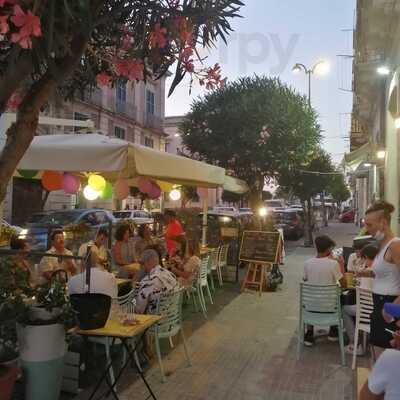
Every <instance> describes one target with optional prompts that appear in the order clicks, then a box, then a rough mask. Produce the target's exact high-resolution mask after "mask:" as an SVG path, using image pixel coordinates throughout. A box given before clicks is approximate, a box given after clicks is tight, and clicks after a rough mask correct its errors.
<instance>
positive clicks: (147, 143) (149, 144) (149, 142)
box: [144, 136, 154, 148]
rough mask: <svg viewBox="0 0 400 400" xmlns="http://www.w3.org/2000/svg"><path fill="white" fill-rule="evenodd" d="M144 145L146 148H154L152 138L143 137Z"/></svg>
mask: <svg viewBox="0 0 400 400" xmlns="http://www.w3.org/2000/svg"><path fill="white" fill-rule="evenodd" d="M144 145H145V146H146V147H151V148H154V140H153V139H152V138H149V137H148V136H145V138H144Z"/></svg>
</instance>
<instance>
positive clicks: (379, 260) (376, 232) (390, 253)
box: [356, 201, 400, 358]
mask: <svg viewBox="0 0 400 400" xmlns="http://www.w3.org/2000/svg"><path fill="white" fill-rule="evenodd" d="M393 211H394V206H393V205H392V204H390V203H387V202H385V201H378V202H376V203H374V204H372V206H370V207H369V208H368V210H367V211H366V213H365V227H366V229H367V231H368V233H369V234H370V235H372V236H373V237H374V239H375V240H376V241H377V242H378V246H379V253H378V255H377V256H376V258H375V260H374V263H373V264H372V268H371V270H369V271H368V270H366V271H362V272H358V273H356V276H359V277H373V278H374V280H373V284H372V295H373V300H374V311H373V312H372V314H371V336H370V342H371V344H373V345H374V350H375V357H376V358H378V357H379V355H380V354H381V353H382V351H383V350H384V349H389V348H390V347H391V345H390V341H391V340H392V339H393V338H392V335H391V334H390V333H388V332H387V331H386V329H390V330H394V329H395V326H394V325H393V323H387V322H386V321H385V320H384V318H383V305H384V304H385V303H392V302H393V301H394V300H395V299H396V298H397V296H400V239H399V238H396V237H394V234H393V232H392V230H391V229H390V219H391V214H392V212H393Z"/></svg>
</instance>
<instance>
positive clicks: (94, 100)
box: [80, 88, 103, 107]
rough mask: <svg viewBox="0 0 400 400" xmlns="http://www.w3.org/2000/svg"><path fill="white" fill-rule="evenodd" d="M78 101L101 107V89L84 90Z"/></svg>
mask: <svg viewBox="0 0 400 400" xmlns="http://www.w3.org/2000/svg"><path fill="white" fill-rule="evenodd" d="M80 100H81V101H84V102H85V103H89V104H94V105H96V106H99V107H103V93H102V91H101V89H98V88H94V89H86V90H85V91H84V93H83V94H82V95H81V96H80Z"/></svg>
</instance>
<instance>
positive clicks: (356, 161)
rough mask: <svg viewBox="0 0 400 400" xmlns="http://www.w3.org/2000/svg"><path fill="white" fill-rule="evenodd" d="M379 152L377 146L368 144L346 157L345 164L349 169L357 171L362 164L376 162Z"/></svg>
mask: <svg viewBox="0 0 400 400" xmlns="http://www.w3.org/2000/svg"><path fill="white" fill-rule="evenodd" d="M376 151H377V145H376V144H373V143H366V144H364V145H362V146H361V147H359V148H358V149H356V150H354V151H352V152H351V153H347V154H345V155H344V162H345V163H346V165H347V166H348V167H352V168H353V169H356V168H357V167H358V166H359V165H360V164H361V163H363V162H365V161H370V162H373V161H374V160H375V154H376Z"/></svg>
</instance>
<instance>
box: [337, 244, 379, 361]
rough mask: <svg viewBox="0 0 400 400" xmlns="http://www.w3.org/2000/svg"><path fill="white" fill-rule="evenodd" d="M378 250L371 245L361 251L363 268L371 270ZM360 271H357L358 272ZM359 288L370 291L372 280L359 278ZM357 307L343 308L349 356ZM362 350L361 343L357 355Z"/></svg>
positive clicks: (365, 246)
mask: <svg viewBox="0 0 400 400" xmlns="http://www.w3.org/2000/svg"><path fill="white" fill-rule="evenodd" d="M378 252H379V249H378V248H377V247H376V246H374V245H372V244H367V245H364V247H363V248H362V249H361V252H360V255H361V259H362V260H363V264H364V266H365V268H371V266H372V263H373V262H374V259H375V257H376V255H377V254H378ZM359 271H360V270H358V272H359ZM360 288H362V289H369V290H372V278H361V279H360ZM356 311H357V306H356V305H346V306H344V307H343V324H344V328H345V329H346V333H347V336H348V338H349V344H348V345H347V346H346V352H347V353H349V354H353V350H354V331H355V324H354V317H355V316H356ZM362 354H363V350H362V346H361V343H360V345H359V346H358V347H357V355H362Z"/></svg>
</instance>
